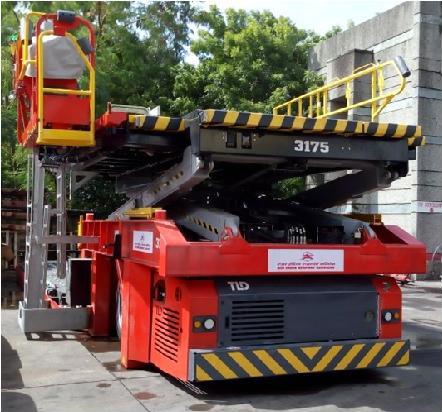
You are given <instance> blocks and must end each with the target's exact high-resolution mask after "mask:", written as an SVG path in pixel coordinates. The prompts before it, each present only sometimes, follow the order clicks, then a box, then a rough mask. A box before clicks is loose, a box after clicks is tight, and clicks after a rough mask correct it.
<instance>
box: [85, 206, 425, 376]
mask: <svg viewBox="0 0 442 412" xmlns="http://www.w3.org/2000/svg"><path fill="white" fill-rule="evenodd" d="M82 225H83V227H82V231H83V234H86V235H88V236H98V237H99V239H100V242H99V243H98V244H95V245H82V246H81V250H82V255H83V256H84V257H91V258H92V302H91V308H92V314H93V316H92V319H93V320H92V325H91V330H90V331H91V334H92V335H94V336H107V335H109V334H110V333H111V331H112V328H113V322H114V312H113V311H112V309H111V308H112V307H113V304H112V302H113V299H114V292H115V284H116V283H115V280H113V279H115V277H116V278H117V279H118V281H119V283H120V284H121V293H122V331H121V362H122V364H123V365H124V366H125V367H128V368H133V367H138V366H140V365H142V364H148V363H151V364H154V365H156V366H157V367H159V368H160V369H161V370H163V371H165V372H167V373H169V374H171V375H172V376H174V377H176V378H179V379H182V380H194V381H203V380H213V379H230V378H235V377H254V376H267V375H278V374H286V373H297V372H298V373H299V372H304V373H306V372H313V371H325V370H340V369H346V368H348V367H349V365H350V363H351V361H353V360H354V359H356V358H357V357H358V354H359V357H358V358H357V359H359V363H358V364H357V365H354V367H355V368H357V367H373V366H374V367H376V366H377V367H380V366H391V365H404V364H406V363H408V356H409V352H408V351H409V347H408V344H407V343H406V342H405V341H402V340H401V320H402V319H401V292H400V289H399V287H398V286H397V284H396V282H395V281H394V279H393V278H390V277H387V276H376V275H373V274H375V273H379V272H383V273H395V272H397V271H398V270H401V271H421V270H424V268H423V267H422V263H419V264H417V263H416V262H425V259H424V256H425V249H424V248H423V246H422V244H420V243H419V242H417V241H416V240H415V239H414V238H412V237H411V236H410V235H408V234H407V233H406V232H404V231H403V230H401V229H400V228H398V227H396V226H373V228H374V229H375V231H376V233H377V236H378V238H377V239H368V238H366V239H364V240H363V242H362V244H360V245H351V246H347V245H327V246H325V245H308V249H312V250H315V249H318V250H324V249H325V248H327V249H329V250H342V251H343V253H344V267H343V270H342V271H339V272H338V274H339V275H340V276H342V277H344V276H348V277H354V276H355V275H354V274H355V273H357V274H358V275H357V276H358V277H368V279H369V280H370V282H371V283H372V285H373V287H374V288H375V290H376V293H377V296H378V299H379V313H378V317H377V319H376V322H377V323H378V327H379V329H378V330H379V335H378V337H377V338H376V339H373V340H370V341H368V340H367V341H365V340H356V341H353V342H351V341H350V342H349V341H347V342H342V341H337V342H332V343H324V342H320V343H304V344H300V345H298V346H290V345H287V344H285V345H284V344H283V345H276V346H275V345H273V346H274V348H276V350H279V351H280V352H281V353H282V354H284V356H285V357H283V358H284V359H285V361H286V362H285V364H284V365H283V364H282V362H281V361H280V360H279V361H278V360H276V359H275V355H274V354H272V353H273V352H274V348H273V347H272V345H265V346H263V347H260V349H256V347H255V348H254V349H247V350H246V351H244V350H240V349H239V348H233V349H231V350H230V351H229V349H226V348H220V347H219V345H218V329H219V326H218V325H219V324H220V323H221V322H223V319H220V318H219V296H218V292H217V288H216V280H217V279H219V278H222V279H226V281H227V282H230V283H232V284H238V283H239V282H240V281H245V282H246V284H247V285H250V287H253V282H254V280H256V279H258V278H260V277H261V278H265V279H270V280H271V281H273V282H278V281H279V279H280V278H281V277H282V276H285V277H289V278H293V277H296V276H302V277H305V276H309V277H311V279H312V280H314V281H316V282H321V281H323V277H324V276H333V275H336V273H333V274H330V273H321V272H319V273H299V274H296V275H294V274H293V273H271V272H269V268H268V252H269V250H274V249H279V248H284V249H285V250H294V249H297V250H301V251H302V250H303V249H305V248H306V246H307V245H293V246H292V245H275V244H272V245H268V244H249V243H247V242H246V241H245V240H244V239H243V238H242V237H241V236H237V237H234V236H226V238H225V240H223V241H222V242H204V243H202V242H188V241H186V240H185V238H184V236H183V235H182V233H181V232H180V230H179V229H178V228H177V227H176V225H175V224H174V222H173V221H171V220H168V219H167V218H166V216H165V212H163V211H160V212H157V213H156V216H155V217H154V218H153V219H149V220H145V221H140V220H133V221H120V222H117V221H113V222H112V221H96V220H93V217H92V216H91V215H89V219H87V220H85V221H83V224H82ZM137 232H138V233H140V232H142V233H146V234H149V236H151V240H149V242H148V245H149V247H148V248H147V250H145V251H141V250H137V249H139V247H137V245H136V244H135V243H134V233H137ZM116 234H118V235H120V236H121V253H120V256H118V257H116V256H115V249H114V246H113V244H115V243H114V242H115V240H114V239H115V235H116ZM305 256H308V257H309V259H311V258H312V252H303V258H304V257H305ZM320 275H321V276H320ZM272 279H273V280H272ZM385 311H391V312H393V314H394V318H393V319H392V320H391V321H390V322H386V321H385V319H384V318H383V315H382V314H383V313H384V312H385ZM201 317H204V318H211V319H214V320H215V323H216V325H217V326H216V327H215V329H214V330H213V331H203V332H200V331H197V330H195V328H194V322H195V319H199V318H201ZM390 342H391V344H390ZM355 344H356V345H359V346H356V348H355ZM376 344H378V346H373V345H376ZM364 345H365V346H366V351H365V352H364V353H365V357H362V358H361V357H360V356H361V355H360V351H361V353H362V351H363V348H362V347H363V346H364ZM384 345H387V346H388V345H390V346H388V348H389V349H388V351H385V349H386V346H384ZM395 345H396V346H395ZM324 347H327V352H325V354H324V353H322V352H321V355H322V356H321V357H320V358H315V357H314V356H313V357H312V358H311V359H309V357H308V356H307V355H305V354H304V355H305V356H304V357H303V358H302V359H300V356H301V355H298V356H296V353H297V352H296V351H297V350H298V349H299V348H300V349H301V353H303V352H302V349H304V352H305V353H306V354H308V353H313V352H314V351H318V353H319V348H321V350H323V348H324ZM312 348H313V349H312ZM316 348H318V349H316ZM336 348H338V349H339V351H338V352H339V353H338V352H336V351H337V349H336ZM253 350H255V351H256V350H258V351H259V350H261V351H263V350H264V351H265V352H258V353H259V354H260V355H258V356H261V357H262V359H263V360H261V361H259V360H258V358H257V357H256V355H251V353H250V351H253ZM284 350H290V351H291V352H287V353H288V355H287V353H286V352H284ZM381 350H384V351H383V352H382V353H383V357H381V358H379V357H377V356H378V355H379V353H380V351H381ZM309 351H311V352H309ZM225 352H228V356H229V357H232V356H233V358H232V359H236V360H235V362H237V365H239V369H240V370H241V371H242V372H244V374H243V375H241V376H239V375H240V374H239V373H238V372H237V371H236V370H235V369H233V367H231V366H228V365H227V362H226V361H225V357H226V356H227V355H226V354H225ZM298 352H299V350H298ZM335 352H336V353H335ZM290 353H292V355H290ZM200 354H202V356H206V358H207V357H208V356H209V358H208V361H207V360H206V361H205V362H206V366H204V365H203V366H202V365H201V364H200V363H199V360H198V359H199V358H198V359H197V360H195V359H196V357H197V356H199V355H200ZM211 355H212V357H210V356H211ZM326 355H328V357H327V356H326ZM252 356H253V358H252ZM281 356H282V355H279V357H281ZM295 356H296V357H297V358H298V359H297V360H296V359H295ZM333 359H336V360H337V359H339V360H340V362H339V363H336V360H335V362H334V363H333V362H332V361H333ZM342 359H344V361H342ZM321 360H322V363H321ZM373 361H375V363H374V364H373ZM332 364H333V365H332ZM277 365H279V367H278V366H277ZM364 365H365V366H364ZM331 366H333V367H332V368H331V369H329V368H330V367H331ZM215 370H216V372H215Z"/></svg>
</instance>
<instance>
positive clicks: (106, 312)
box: [90, 252, 115, 336]
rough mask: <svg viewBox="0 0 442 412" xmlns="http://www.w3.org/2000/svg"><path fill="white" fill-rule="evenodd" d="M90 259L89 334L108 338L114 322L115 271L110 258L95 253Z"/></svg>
mask: <svg viewBox="0 0 442 412" xmlns="http://www.w3.org/2000/svg"><path fill="white" fill-rule="evenodd" d="M92 257H93V258H92V274H91V282H92V285H91V309H92V316H91V325H90V333H91V335H92V336H109V335H110V334H111V333H112V331H113V328H114V322H115V317H114V313H115V271H114V267H113V262H112V259H111V258H110V257H108V256H106V255H103V254H101V253H97V252H94V253H93V255H92Z"/></svg>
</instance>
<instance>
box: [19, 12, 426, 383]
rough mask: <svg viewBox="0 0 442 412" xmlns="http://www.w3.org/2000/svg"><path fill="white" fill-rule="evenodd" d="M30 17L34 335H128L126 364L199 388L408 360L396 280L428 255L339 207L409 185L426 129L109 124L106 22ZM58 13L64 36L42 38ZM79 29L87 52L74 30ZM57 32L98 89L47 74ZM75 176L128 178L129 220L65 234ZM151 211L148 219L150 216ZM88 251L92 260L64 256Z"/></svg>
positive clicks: (22, 130)
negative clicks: (305, 182) (100, 100)
mask: <svg viewBox="0 0 442 412" xmlns="http://www.w3.org/2000/svg"><path fill="white" fill-rule="evenodd" d="M32 15H33V16H34V17H37V18H38V21H37V23H36V28H35V30H34V32H33V33H34V37H35V39H36V41H37V43H36V55H35V58H33V59H30V58H29V56H28V52H27V51H28V47H31V48H32V40H31V38H29V34H26V35H25V37H24V39H21V38H19V39H18V41H17V44H16V49H15V61H14V62H15V65H16V66H15V67H16V71H15V87H16V93H17V100H18V130H17V131H18V141H19V143H20V144H21V145H23V146H26V147H29V148H32V149H33V155H32V163H31V172H30V175H31V174H32V176H30V182H31V180H32V182H31V184H30V186H32V188H31V187H29V196H28V212H29V213H28V220H29V221H28V225H27V228H28V232H27V249H26V263H25V299H24V301H23V302H22V303H21V306H20V309H19V321H20V324H21V325H22V329H23V331H24V332H26V333H28V332H35V331H37V332H39V331H47V330H65V329H69V328H70V329H84V328H88V330H89V331H90V333H91V335H92V336H109V335H112V334H113V333H114V332H115V330H116V331H117V332H118V333H119V335H120V338H121V363H122V364H123V365H124V366H125V367H127V368H135V367H139V366H142V365H145V364H153V365H155V366H157V367H158V368H160V369H161V370H163V371H164V372H166V373H168V374H170V375H172V376H174V377H176V378H178V379H181V380H184V381H196V382H198V381H211V380H223V379H237V378H251V377H265V376H275V375H284V374H295V373H312V372H323V371H337V370H346V369H361V368H380V367H386V366H402V365H406V364H407V363H408V362H409V352H410V344H409V341H408V340H404V339H402V338H401V325H402V314H401V292H400V289H399V287H398V286H397V284H396V282H395V280H394V279H393V278H392V277H389V276H388V275H390V274H397V273H405V274H407V273H422V272H425V270H426V267H425V265H426V252H425V246H424V245H423V244H422V243H420V242H418V241H417V240H416V239H415V238H413V237H412V236H410V235H409V234H407V233H406V232H404V231H403V230H402V229H400V228H399V227H397V226H386V225H382V224H368V223H366V222H365V221H363V219H362V220H357V219H350V218H348V217H344V216H341V215H337V214H332V213H329V212H326V211H325V210H327V209H329V208H331V207H333V206H336V205H340V204H343V203H345V202H346V201H347V200H349V199H352V198H354V197H357V196H360V195H362V194H363V193H366V192H369V191H372V190H377V189H379V188H384V187H388V186H389V185H390V184H391V183H392V182H393V181H394V180H396V179H398V178H399V177H401V176H402V177H403V176H405V175H406V174H407V170H408V161H409V160H410V159H411V158H413V156H414V155H415V151H416V146H419V145H420V144H421V143H422V142H423V138H422V134H421V130H420V127H419V126H409V125H397V124H386V123H375V122H362V121H352V120H346V119H331V118H330V119H328V118H313V117H310V118H306V117H303V116H301V114H302V110H300V111H299V112H298V114H299V115H298V116H293V115H291V111H289V112H288V114H287V115H280V114H278V113H273V114H269V113H249V112H237V111H225V110H215V109H207V110H198V111H195V112H193V113H191V114H189V115H187V116H185V117H182V118H181V117H175V118H173V117H167V116H160V115H159V112H158V111H155V110H148V109H146V108H141V109H140V108H139V107H133V106H120V107H114V108H113V107H112V106H111V105H109V107H108V110H107V112H106V113H105V114H104V115H102V116H101V117H100V118H99V119H97V120H96V119H95V83H94V82H95V50H94V49H95V36H94V32H93V28H92V26H91V25H90V24H89V23H88V22H87V21H86V20H84V19H83V18H81V17H79V16H76V15H75V14H74V13H72V12H66V11H59V12H57V13H53V14H52V13H51V14H43V13H31V14H30V16H32ZM27 18H28V20H27V21H28V24H29V17H27ZM47 20H49V21H50V22H52V23H51V24H52V25H53V28H52V29H50V30H43V29H42V24H43V23H46V21H47ZM80 26H83V27H84V28H85V29H86V30H87V31H88V33H89V37H88V43H87V42H84V41H80V40H81V39H80V40H77V39H76V38H75V37H74V36H73V35H72V33H70V32H71V31H73V30H75V29H77V28H79V27H80ZM28 29H29V27H27V26H26V33H28V31H29V30H28ZM45 37H47V38H49V40H51V39H52V40H55V41H62V42H63V43H66V42H65V41H66V40H67V43H66V44H68V43H69V41H70V42H71V43H69V44H71V46H72V47H73V48H74V49H73V52H72V53H73V56H74V57H75V58H77V60H78V59H81V61H82V62H83V64H84V67H85V69H87V71H88V75H89V87H88V88H87V89H84V90H80V89H79V84H80V83H79V82H78V78H76V77H75V76H71V77H66V78H65V77H63V73H64V72H67V71H68V69H69V67H64V66H63V59H61V61H60V62H58V66H57V64H56V65H55V68H56V73H57V76H54V75H52V76H50V75H45V74H44V73H45V71H44V67H43V61H44V58H43V55H44V53H46V52H48V51H50V48H49V46H50V45H49V42H48V48H47V49H45V47H46V46H45V43H44V38H45ZM61 57H63V56H61ZM45 64H46V63H45ZM401 65H403V66H405V63H404V62H402V63H401ZM31 67H34V68H35V69H36V70H37V71H36V74H35V73H34V74H32V73H31V74H30V75H28V74H27V71H26V70H27V69H28V68H31ZM405 69H406V67H405ZM405 69H404V70H403V73H404V74H403V77H406V76H408V75H409V74H410V72H409V70H408V69H406V70H405ZM367 70H368V69H367ZM60 73H61V74H60ZM80 74H82V73H80ZM60 76H61V77H60ZM54 77H55V78H54ZM72 77H73V78H72ZM402 83H403V79H402ZM404 84H405V83H404ZM324 101H325V102H327V99H326V97H324ZM318 107H319V102H318ZM301 109H302V108H301ZM140 110H141V112H140ZM311 116H313V114H311ZM85 146H86V147H85ZM67 147H69V149H68V150H66V148H67ZM45 168H46V169H48V170H49V171H50V172H54V171H55V173H56V179H57V180H56V181H57V206H56V209H51V207H50V206H44V199H45V196H44V184H45ZM348 170H352V171H353V172H355V173H345V174H344V175H343V176H340V177H339V178H337V179H335V180H333V181H329V182H324V184H321V185H318V186H315V187H313V188H308V189H307V190H305V191H304V192H300V193H292V195H291V197H289V198H284V199H281V198H279V197H278V196H276V195H275V194H274V190H273V189H274V186H275V185H276V184H278V183H279V182H281V181H283V180H285V179H288V178H293V177H295V178H305V177H306V176H309V175H314V174H319V173H328V172H336V171H345V172H346V171H348ZM68 171H69V172H70V173H71V177H72V178H71V184H72V187H77V188H78V187H80V185H81V184H82V183H81V182H83V183H85V182H87V181H88V179H90V178H91V177H94V176H98V175H105V176H111V177H112V178H115V180H117V181H118V185H119V190H120V192H123V193H126V194H127V196H128V198H129V200H128V201H127V202H126V204H125V205H123V206H122V207H123V209H124V212H129V214H125V213H120V214H118V213H117V214H115V213H116V212H117V211H116V212H114V214H115V216H117V217H111V218H109V219H108V220H95V219H94V217H93V214H87V215H86V219H85V220H84V221H82V222H81V224H80V230H79V236H72V235H67V233H66V222H65V220H64V219H65V217H66V196H67V195H66V193H67V191H66V187H65V186H66V182H67V180H68V179H67V172H68ZM357 171H359V172H357ZM78 176H79V177H81V178H82V179H83V180H79V181H77V177H78ZM72 187H71V188H72ZM73 190H74V189H73ZM152 206H155V208H156V210H155V211H154V213H149V217H148V218H146V217H144V218H143V217H142V213H141V214H140V213H138V212H137V210H138V211H139V210H140V209H141V210H142V209H143V207H144V208H145V207H149V208H150V207H152ZM120 209H121V208H120ZM130 213H132V215H131V214H130ZM114 214H113V215H114ZM54 215H56V219H57V233H56V234H51V233H49V232H50V228H51V216H54ZM134 216H135V217H137V216H138V218H135V219H134V218H133V217H134ZM140 216H141V218H140ZM88 242H90V243H88ZM52 243H54V244H57V262H58V269H62V270H59V273H60V274H62V275H64V273H65V272H64V269H65V268H66V263H68V264H69V265H71V267H72V269H73V270H72V271H71V272H68V273H70V281H69V282H71V284H68V285H67V292H66V294H69V295H70V297H69V298H67V297H66V296H63V294H62V293H58V292H59V291H57V290H54V289H53V290H52V292H51V293H52V294H51V293H50V292H49V291H48V289H47V287H46V286H47V285H46V276H47V267H46V263H47V262H46V259H47V252H48V250H47V245H48V244H52ZM73 243H80V250H81V259H77V260H76V259H70V260H67V259H66V244H73ZM42 256H43V258H42ZM42 260H43V262H42ZM76 265H77V266H76ZM81 265H83V266H81ZM87 272H89V273H87ZM87 274H89V275H90V278H89V277H88V276H86V275H87ZM63 277H64V276H60V278H63ZM69 282H67V283H69ZM74 283H76V284H77V286H75V287H74V286H73V284H74ZM74 289H75V290H76V292H74ZM76 294H77V295H76ZM68 300H70V301H69V302H68Z"/></svg>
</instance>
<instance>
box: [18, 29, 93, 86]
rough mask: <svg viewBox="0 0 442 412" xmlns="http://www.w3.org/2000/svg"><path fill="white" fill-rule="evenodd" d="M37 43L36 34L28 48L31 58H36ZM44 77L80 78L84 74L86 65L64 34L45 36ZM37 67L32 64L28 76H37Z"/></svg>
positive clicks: (27, 71) (27, 72) (28, 69)
mask: <svg viewBox="0 0 442 412" xmlns="http://www.w3.org/2000/svg"><path fill="white" fill-rule="evenodd" d="M36 52H37V44H36V38H35V36H34V37H33V38H32V44H31V45H30V46H29V49H28V56H29V58H30V59H34V58H35V54H36ZM43 56H44V61H43V72H44V75H43V77H44V78H45V79H78V78H79V77H81V75H82V74H83V71H84V69H85V65H84V63H83V60H81V57H80V55H79V54H78V53H77V50H75V47H74V45H73V44H72V42H71V40H70V39H69V38H67V37H64V36H54V35H49V36H45V37H43ZM36 75H37V67H36V65H35V64H30V65H29V66H28V68H27V70H26V76H29V77H35V76H36Z"/></svg>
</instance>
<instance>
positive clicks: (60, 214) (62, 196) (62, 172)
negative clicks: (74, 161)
mask: <svg viewBox="0 0 442 412" xmlns="http://www.w3.org/2000/svg"><path fill="white" fill-rule="evenodd" d="M55 178H56V182H57V213H56V215H57V236H65V235H66V165H64V164H62V165H60V166H59V167H58V168H57V171H56V174H55ZM49 224H50V223H49ZM57 277H58V278H59V279H64V278H65V277H66V243H57Z"/></svg>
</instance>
